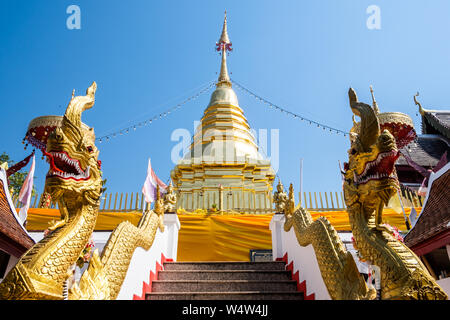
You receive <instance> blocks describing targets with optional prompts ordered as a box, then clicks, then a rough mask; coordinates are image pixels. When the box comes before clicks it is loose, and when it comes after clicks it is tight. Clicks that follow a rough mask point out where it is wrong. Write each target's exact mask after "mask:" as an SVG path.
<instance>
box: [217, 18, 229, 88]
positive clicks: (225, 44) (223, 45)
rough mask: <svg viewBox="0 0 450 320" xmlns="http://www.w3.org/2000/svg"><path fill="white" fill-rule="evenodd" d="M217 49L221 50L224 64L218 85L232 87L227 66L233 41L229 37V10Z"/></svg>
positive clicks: (221, 67)
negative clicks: (228, 53) (228, 54)
mask: <svg viewBox="0 0 450 320" xmlns="http://www.w3.org/2000/svg"><path fill="white" fill-rule="evenodd" d="M216 46H217V49H216V50H217V51H221V54H222V64H221V66H220V74H219V78H218V79H217V84H216V86H217V87H219V86H227V87H231V80H230V76H229V75H228V67H227V51H231V50H232V49H231V42H230V38H229V37H228V32H227V12H226V11H225V18H224V20H223V28H222V34H221V35H220V39H219V42H218V43H216Z"/></svg>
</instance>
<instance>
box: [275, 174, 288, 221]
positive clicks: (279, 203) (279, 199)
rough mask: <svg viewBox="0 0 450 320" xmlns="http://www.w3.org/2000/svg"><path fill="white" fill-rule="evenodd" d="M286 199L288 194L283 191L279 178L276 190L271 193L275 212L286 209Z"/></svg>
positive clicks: (282, 211) (281, 211)
mask: <svg viewBox="0 0 450 320" xmlns="http://www.w3.org/2000/svg"><path fill="white" fill-rule="evenodd" d="M287 201H288V195H287V194H286V192H285V191H284V187H283V184H282V183H281V180H278V185H277V191H275V192H274V194H273V203H274V204H275V212H277V213H284V211H285V209H286V202H287Z"/></svg>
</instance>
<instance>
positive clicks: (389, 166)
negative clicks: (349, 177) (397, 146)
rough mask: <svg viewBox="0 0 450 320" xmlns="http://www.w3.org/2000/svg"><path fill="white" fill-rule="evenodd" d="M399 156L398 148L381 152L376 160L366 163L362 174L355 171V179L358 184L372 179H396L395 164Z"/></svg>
mask: <svg viewBox="0 0 450 320" xmlns="http://www.w3.org/2000/svg"><path fill="white" fill-rule="evenodd" d="M399 156H400V154H399V152H398V151H397V150H392V151H387V152H381V153H379V154H378V156H377V158H376V159H375V160H373V161H369V162H367V163H366V165H365V167H364V171H363V172H362V173H361V174H359V175H357V174H356V173H354V176H353V181H354V182H355V183H356V184H364V183H367V182H368V181H370V180H382V179H389V178H390V179H395V176H394V175H393V173H394V164H395V161H396V160H397V159H398V157H399Z"/></svg>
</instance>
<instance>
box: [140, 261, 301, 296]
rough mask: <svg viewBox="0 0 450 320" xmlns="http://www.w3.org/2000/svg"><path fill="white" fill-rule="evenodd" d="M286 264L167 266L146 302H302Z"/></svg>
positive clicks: (238, 263)
mask: <svg viewBox="0 0 450 320" xmlns="http://www.w3.org/2000/svg"><path fill="white" fill-rule="evenodd" d="M303 298H304V296H303V292H298V291H297V282H296V281H295V280H292V279H291V272H290V271H287V270H286V265H285V263H284V262H283V261H276V262H164V263H163V270H162V271H159V272H158V277H157V280H153V281H152V283H151V292H147V293H146V299H147V300H303Z"/></svg>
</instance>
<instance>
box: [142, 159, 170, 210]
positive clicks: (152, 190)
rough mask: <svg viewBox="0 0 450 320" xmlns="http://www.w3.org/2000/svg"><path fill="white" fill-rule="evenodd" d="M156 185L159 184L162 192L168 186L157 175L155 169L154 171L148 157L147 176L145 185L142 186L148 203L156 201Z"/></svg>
mask: <svg viewBox="0 0 450 320" xmlns="http://www.w3.org/2000/svg"><path fill="white" fill-rule="evenodd" d="M156 185H159V188H160V193H161V194H162V193H164V191H165V190H166V188H167V185H166V184H165V183H164V182H162V181H161V180H160V179H159V178H158V176H157V175H156V173H155V171H153V169H152V164H151V161H150V159H148V169H147V178H146V179H145V182H144V186H143V187H142V193H143V194H144V196H145V201H146V202H147V203H150V202H154V201H155V199H156Z"/></svg>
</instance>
